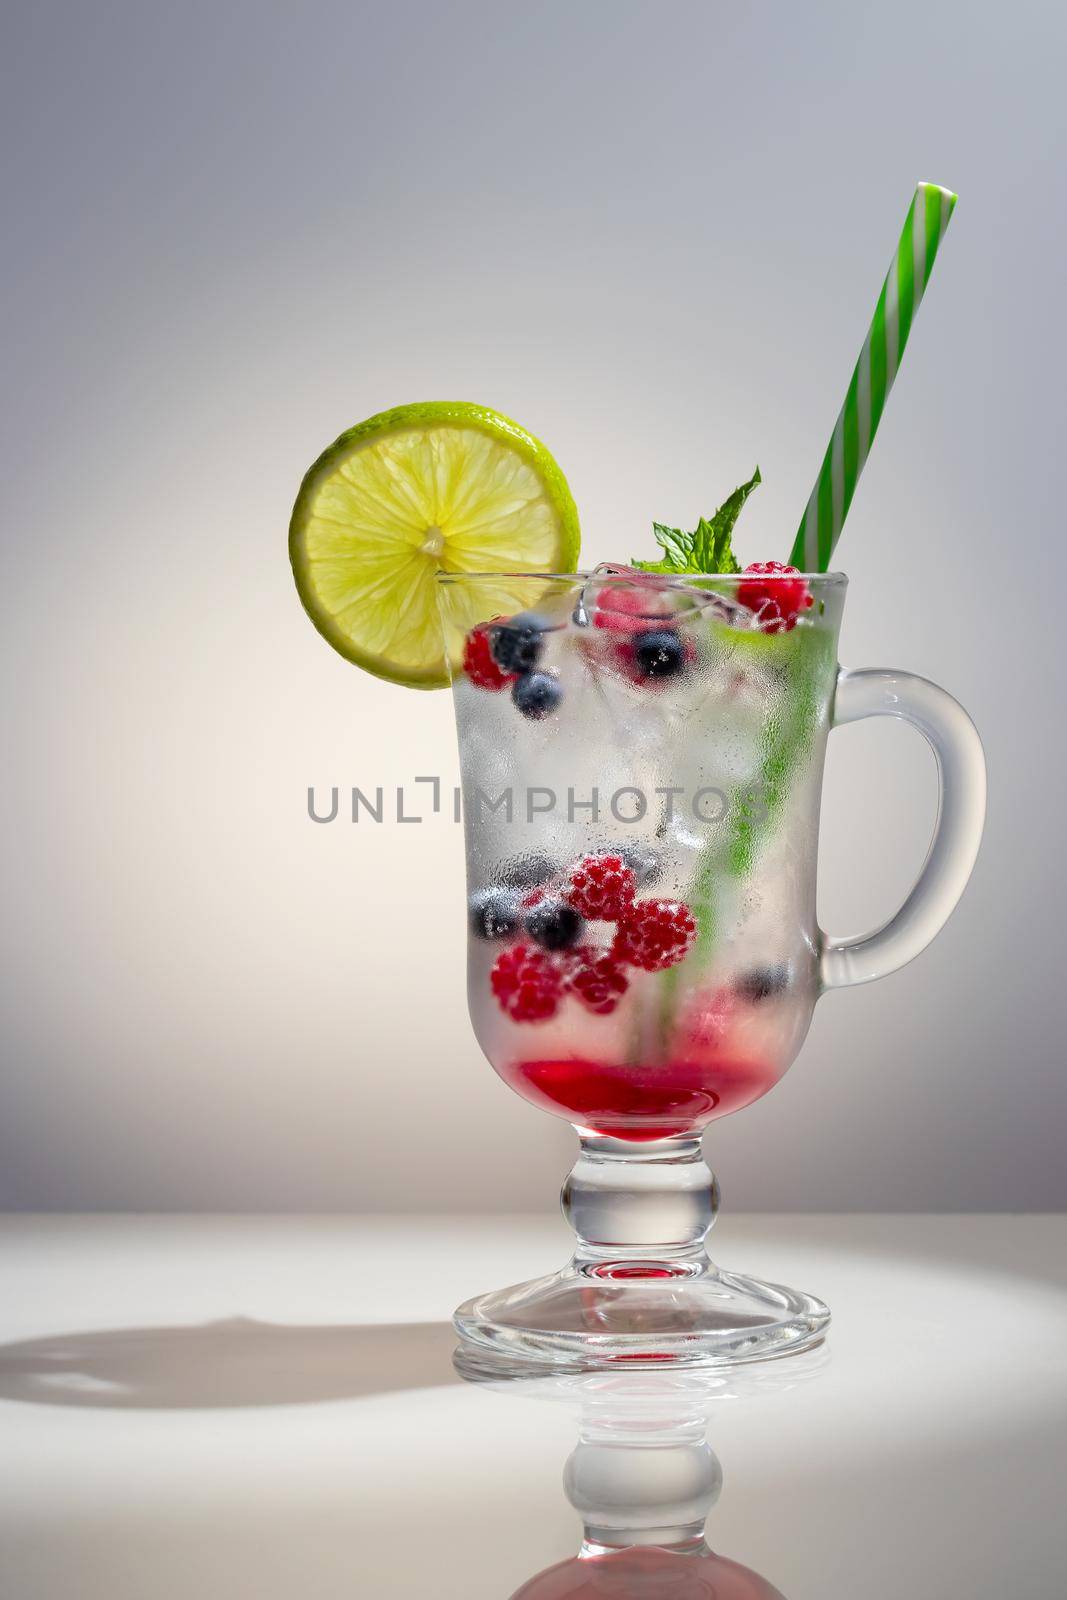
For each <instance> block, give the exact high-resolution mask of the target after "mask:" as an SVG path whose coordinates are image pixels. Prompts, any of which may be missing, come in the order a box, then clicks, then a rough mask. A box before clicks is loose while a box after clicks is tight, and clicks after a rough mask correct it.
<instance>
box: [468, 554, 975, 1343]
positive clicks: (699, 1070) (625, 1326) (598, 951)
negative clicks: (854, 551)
mask: <svg viewBox="0 0 1067 1600" xmlns="http://www.w3.org/2000/svg"><path fill="white" fill-rule="evenodd" d="M742 581H743V580H742V579H741V578H738V577H723V576H720V575H716V576H710V575H709V576H708V577H706V578H701V577H685V578H658V577H657V578H651V577H649V576H646V575H638V574H635V573H632V572H629V571H628V570H627V569H611V568H598V569H597V571H596V572H595V573H593V574H565V575H559V576H550V577H545V576H531V575H522V574H499V573H498V574H484V575H475V576H472V575H468V574H463V575H460V574H450V573H443V574H441V575H440V576H439V578H438V596H439V602H440V613H441V620H442V626H443V630H444V639H445V647H446V653H447V656H448V659H449V662H450V664H451V677H452V685H453V694H454V704H455V711H456V719H457V726H458V733H459V750H460V764H461V775H462V787H463V808H464V826H465V841H466V854H467V884H468V907H467V916H468V928H469V962H468V994H469V1001H470V1012H471V1018H472V1021H473V1024H474V1030H475V1033H476V1035H477V1038H478V1042H479V1044H480V1045H481V1047H482V1050H483V1051H484V1053H485V1055H486V1056H487V1058H488V1059H489V1061H490V1063H491V1064H492V1066H493V1067H494V1068H495V1069H496V1071H497V1072H498V1073H499V1074H500V1076H501V1077H502V1078H503V1079H504V1080H505V1082H506V1083H508V1084H509V1085H510V1086H511V1087H512V1088H513V1089H515V1090H516V1091H517V1092H518V1093H519V1094H521V1095H523V1096H524V1097H525V1098H526V1099H528V1100H530V1101H531V1102H532V1103H533V1104H535V1105H537V1106H540V1107H541V1108H542V1109H543V1110H547V1111H550V1112H552V1113H554V1114H555V1115H557V1116H561V1117H565V1118H566V1119H567V1120H569V1121H570V1122H571V1123H572V1124H573V1125H574V1127H575V1128H576V1130H577V1132H578V1135H579V1139H580V1142H581V1150H580V1154H579V1158H578V1161H577V1163H576V1165H575V1167H574V1169H573V1171H572V1172H571V1174H570V1176H569V1178H568V1179H567V1181H566V1183H565V1184H564V1188H563V1208H564V1212H565V1214H566V1216H567V1217H568V1220H569V1221H570V1222H571V1224H572V1226H573V1227H574V1229H575V1232H576V1234H577V1248H576V1251H575V1255H574V1257H573V1259H572V1261H571V1262H570V1263H569V1265H568V1266H567V1267H565V1268H564V1269H563V1270H562V1271H561V1272H558V1273H555V1274H552V1275H550V1276H547V1277H545V1278H541V1279H537V1280H534V1281H533V1282H531V1283H526V1284H519V1285H516V1286H514V1287H512V1288H509V1289H504V1290H501V1291H497V1292H495V1293H490V1294H486V1295H481V1296H478V1297H477V1298H475V1299H473V1300H471V1301H469V1302H468V1303H467V1304H466V1305H464V1306H462V1307H461V1308H460V1310H459V1311H458V1312H457V1314H456V1326H457V1328H458V1330H459V1332H460V1334H461V1336H462V1337H463V1339H464V1340H465V1341H467V1342H468V1344H469V1345H471V1346H472V1347H473V1348H475V1349H477V1350H480V1351H482V1352H483V1354H484V1355H485V1357H486V1359H487V1360H491V1361H494V1362H497V1363H499V1362H504V1363H511V1364H515V1365H516V1366H517V1368H519V1369H522V1370H525V1369H534V1370H536V1369H543V1368H544V1367H545V1366H548V1367H549V1368H552V1367H561V1366H562V1367H571V1368H589V1367H602V1366H604V1367H606V1366H610V1365H612V1364H614V1363H616V1362H618V1361H627V1362H629V1363H631V1364H632V1363H637V1364H643V1363H649V1364H651V1363H655V1364H657V1365H660V1364H662V1363H663V1362H675V1363H680V1364H705V1363H722V1362H734V1361H744V1360H754V1359H758V1358H761V1357H763V1356H767V1355H778V1354H783V1353H786V1352H787V1351H791V1350H800V1349H803V1348H806V1347H808V1346H810V1345H812V1344H814V1343H817V1342H818V1341H819V1340H820V1339H821V1338H822V1336H823V1334H824V1331H825V1328H826V1325H827V1323H828V1321H829V1312H828V1310H827V1308H826V1307H825V1306H824V1305H823V1304H822V1303H821V1302H820V1301H818V1300H816V1299H814V1298H813V1297H812V1296H810V1295H807V1294H804V1293H801V1292H798V1291H794V1290H790V1289H786V1288H783V1287H781V1286H778V1285H773V1284H766V1283H762V1282H760V1281H759V1280H757V1279H754V1278H750V1277H742V1276H740V1275H738V1274H735V1273H727V1272H723V1271H721V1270H719V1269H718V1268H717V1267H715V1266H714V1265H713V1264H712V1262H711V1261H710V1260H709V1258H708V1256H707V1253H706V1249H705V1242H704V1241H705V1237H706V1235H707V1232H708V1230H709V1228H710V1227H711V1224H712V1222H713V1220H714V1216H715V1212H716V1209H717V1203H718V1193H717V1186H716V1185H715V1182H714V1179H713V1177H712V1175H711V1173H710V1171H709V1170H708V1168H707V1166H706V1165H705V1163H704V1160H703V1156H702V1152H701V1145H700V1134H701V1132H702V1130H703V1129H704V1127H706V1126H707V1124H708V1123H710V1122H711V1121H713V1120H715V1119H716V1118H718V1117H722V1116H726V1115H727V1114H729V1113H730V1112H732V1111H737V1110H740V1109H741V1108H742V1107H743V1106H746V1105H748V1104H750V1103H751V1102H752V1101H754V1100H756V1099H758V1098H759V1097H760V1096H761V1095H763V1094H765V1093H766V1092H767V1091H768V1089H771V1088H772V1087H773V1086H774V1084H775V1083H777V1082H778V1080H779V1079H780V1078H781V1077H782V1075H783V1074H784V1073H785V1072H786V1070H787V1069H788V1067H789V1066H790V1065H791V1063H792V1062H793V1060H794V1059H795V1057H796V1055H797V1052H798V1051H799V1049H800V1046H801V1044H802V1043H803V1040H804V1036H805V1034H806V1032H807V1029H808V1025H809V1023H810V1020H811V1015H812V1010H813V1008H814V1005H815V1002H816V1000H817V999H818V997H819V995H820V994H821V993H822V992H823V991H824V990H826V989H832V988H838V987H841V986H843V985H846V984H854V983H863V982H867V981H869V980H871V979H873V978H878V977H882V976H884V975H885V974H886V973H889V972H893V971H895V970H896V969H897V968H898V967H901V966H903V965H904V963H905V962H907V961H910V960H911V959H912V957H913V956H916V955H918V954H919V952H920V951H921V950H923V949H924V948H925V946H926V945H927V944H928V943H929V942H930V940H931V939H932V938H933V937H934V935H935V934H936V933H937V932H938V931H939V929H940V928H941V927H942V926H943V924H944V922H945V921H946V919H947V918H948V916H949V914H950V913H951V911H952V910H953V908H954V906H955V905H956V903H957V901H958V900H959V897H960V895H961V894H962V892H963V889H964V887H965V885H966V883H967V879H968V877H969V876H970V872H971V869H972V867H973V865H974V861H975V857H976V854H977V851H978V845H979V841H980V838H981V832H982V823H983V817H984V808H985V767H984V761H983V756H982V747H981V743H980V740H979V738H978V734H977V733H976V731H975V729H974V726H973V724H972V723H971V721H970V719H969V718H968V716H967V714H966V712H964V710H963V709H962V707H960V706H959V704H958V703H957V702H956V701H955V700H953V699H952V697H951V696H950V695H948V694H947V693H946V692H945V691H944V690H943V689H939V688H938V687H936V685H934V684H932V683H929V682H927V681H926V680H925V679H922V678H917V677H914V676H912V675H910V674H907V673H900V672H891V671H878V672H846V671H843V670H841V669H840V668H839V667H838V664H837V641H838V634H839V630H840V625H841V616H842V610H843V606H844V600H845V591H846V584H847V580H846V579H845V578H844V576H842V575H840V574H836V573H830V574H817V575H811V576H808V577H807V578H806V580H805V581H806V584H807V593H808V595H810V600H809V601H808V603H807V605H806V606H805V607H803V608H802V609H801V610H800V612H799V614H798V615H795V616H794V615H793V614H792V611H791V608H790V607H789V606H788V605H787V604H785V603H783V605H782V606H781V607H778V606H776V605H774V604H771V605H769V606H768V607H765V608H763V609H762V610H761V611H760V612H759V613H753V612H752V611H750V610H748V609H746V607H745V606H743V605H741V604H740V603H739V601H738V590H739V588H740V586H741V584H742ZM776 581H777V582H781V583H783V584H785V583H788V582H790V580H789V579H788V578H782V579H778V580H774V579H771V580H769V582H770V583H771V585H772V588H773V584H774V583H775V582H776ZM793 592H794V593H795V591H793ZM868 716H895V717H899V718H902V719H903V720H905V721H907V722H910V723H911V724H912V725H913V726H915V727H916V728H918V729H919V731H920V732H921V733H922V734H923V735H924V737H925V738H926V739H927V741H928V742H929V744H930V745H931V747H932V749H933V751H934V754H935V757H936V759H937V765H938V772H939V782H940V806H939V811H938V819H937V824H936V827H935V830H934V837H933V840H932V842H931V845H930V849H929V853H928V855H927V858H926V862H925V864H924V866H923V868H922V871H921V872H920V874H919V878H918V880H917V882H916V883H915V886H914V887H913V889H912V890H911V892H910V894H909V895H908V897H907V899H906V900H905V902H904V904H903V905H902V906H901V908H900V909H899V911H898V912H897V913H896V915H895V916H894V917H892V918H891V919H890V920H889V921H888V922H887V923H886V924H885V925H884V926H883V927H881V928H879V929H877V930H876V931H875V932H873V933H871V934H868V935H865V936H863V937H860V938H844V939H842V938H832V937H828V936H826V935H825V934H824V933H823V932H822V931H821V930H820V928H819V927H818V924H817V922H816V917H815V890H816V858H817V847H818V827H819V806H820V796H821V788H822V774H823V761H824V754H825V747H826V738H827V734H828V731H829V729H830V728H831V726H836V725H838V724H840V723H844V722H852V721H855V720H857V719H859V718H861V717H868Z"/></svg>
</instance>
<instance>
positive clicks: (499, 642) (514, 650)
mask: <svg viewBox="0 0 1067 1600" xmlns="http://www.w3.org/2000/svg"><path fill="white" fill-rule="evenodd" d="M547 627H548V623H547V622H546V621H545V619H544V617H539V616H538V615H537V613H536V612H534V611H520V612H519V613H518V615H517V616H514V617H509V618H508V620H507V622H495V623H494V624H493V626H492V627H491V628H490V629H489V653H490V655H491V656H492V658H493V660H494V661H495V662H496V664H497V666H498V667H499V668H500V670H501V672H532V671H533V669H534V667H536V665H537V663H538V662H539V661H540V659H541V651H542V650H543V649H544V643H545V638H544V635H545V629H546V628H547Z"/></svg>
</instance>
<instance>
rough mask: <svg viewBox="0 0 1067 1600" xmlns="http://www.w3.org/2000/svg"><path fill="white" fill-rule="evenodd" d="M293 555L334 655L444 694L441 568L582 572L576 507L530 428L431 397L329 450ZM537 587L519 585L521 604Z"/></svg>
mask: <svg viewBox="0 0 1067 1600" xmlns="http://www.w3.org/2000/svg"><path fill="white" fill-rule="evenodd" d="M289 555H290V559H291V561H292V563H293V574H294V576H295V578H296V586H297V589H298V590H299V592H300V598H301V600H302V601H303V603H304V607H305V609H306V611H307V613H308V615H309V616H310V618H311V620H312V622H313V623H314V624H315V626H316V628H318V630H319V632H320V633H321V634H322V635H323V637H324V638H326V639H328V640H329V642H330V644H332V645H333V647H334V649H335V650H339V651H340V653H341V655H343V656H346V657H347V658H348V660H349V661H354V662H355V664H356V665H357V666H358V667H363V668H364V669H365V670H366V671H367V672H373V673H375V674H376V675H377V676H378V677H380V678H388V679H389V681H390V682H392V683H404V684H408V685H410V686H411V687H412V688H416V689H437V688H440V687H441V686H442V685H444V684H446V683H447V682H448V671H447V667H446V663H445V656H444V647H443V644H442V639H441V626H440V623H439V621H438V616H437V596H436V587H437V585H436V583H435V579H436V576H437V574H438V572H502V573H508V572H524V573H538V572H569V571H573V569H574V567H575V565H576V563H577V559H578V513H577V511H576V510H575V506H574V501H573V500H572V499H571V493H570V490H569V489H568V488H567V482H566V479H565V478H564V476H563V474H562V472H561V471H560V470H559V467H558V466H557V465H556V463H555V461H554V460H553V459H552V457H551V456H550V455H549V453H548V451H547V450H546V449H545V447H544V445H543V444H541V443H539V441H538V440H537V439H535V438H533V436H532V435H531V434H529V433H527V432H526V430H525V428H520V427H519V425H518V423H517V422H510V421H509V420H508V418H507V417H502V416H500V415H498V413H497V412H495V411H489V410H488V409H487V408H486V407H485V406H475V405H468V404H466V403H464V402H463V401H457V400H431V401H426V402H424V403H423V404H419V405H410V406H398V407H397V408H396V409H395V410H393V411H383V412H381V413H380V415H378V416H376V417H371V418H370V419H369V420H368V421H367V422H361V423H360V424H359V425H358V427H355V428H350V429H349V430H348V432H347V433H343V434H342V435H341V437H340V438H339V439H338V440H337V441H336V443H334V444H332V445H331V446H330V448H329V449H328V450H326V451H324V452H323V454H322V455H321V456H320V457H319V459H318V460H317V461H316V462H315V465H314V466H313V467H312V468H311V470H310V471H309V472H308V474H307V476H306V477H305V479H304V481H303V483H302V484H301V486H300V493H299V494H298V495H297V500H296V505H295V507H294V508H293V519H292V522H291V523H290V526H289ZM506 587H507V586H506V585H504V586H502V589H501V593H500V604H499V608H498V609H499V610H500V611H501V612H505V611H507V610H508V609H509V606H508V604H507V601H508V596H507V594H506V593H504V592H503V591H504V590H505V589H506ZM528 587H529V586H528V585H527V586H516V592H517V598H518V599H519V604H517V605H516V606H515V607H514V608H513V609H516V610H517V609H521V605H522V604H523V603H525V600H526V598H527V597H528ZM472 620H478V619H472Z"/></svg>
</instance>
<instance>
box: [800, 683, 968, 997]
mask: <svg viewBox="0 0 1067 1600" xmlns="http://www.w3.org/2000/svg"><path fill="white" fill-rule="evenodd" d="M862 717H900V718H901V720H902V721H904V722H909V723H910V724H911V726H912V727H913V728H918V730H919V732H920V733H921V734H922V736H923V738H924V739H925V740H926V742H927V744H928V745H929V746H930V748H931V750H932V751H933V752H934V756H935V759H936V761H937V778H938V806H937V821H936V823H935V824H934V836H933V838H932V839H931V841H930V848H929V850H928V851H927V854H926V860H925V862H924V863H923V867H922V870H921V872H920V873H919V876H918V878H917V879H916V881H915V884H914V887H913V888H912V890H911V892H910V894H909V895H908V897H907V899H906V900H905V901H904V904H903V905H902V906H901V907H900V910H899V911H898V912H897V913H896V914H895V916H892V917H890V919H889V921H888V922H886V923H884V924H883V925H882V927H880V928H876V929H875V930H874V932H873V933H867V934H862V935H860V936H859V937H857V938H853V939H834V938H830V937H828V936H827V935H825V934H824V935H823V936H822V957H821V963H820V977H821V981H822V986H823V988H824V989H840V988H843V987H845V986H846V985H847V984H852V983H870V982H871V980H872V979H873V978H884V977H885V976H886V974H887V973H890V972H896V970H897V968H898V967H902V966H904V965H905V963H906V962H908V961H911V960H912V959H913V957H915V956H917V955H919V954H920V952H921V951H923V950H925V949H926V946H927V945H928V944H929V943H930V941H931V939H933V938H934V937H935V935H936V934H938V933H940V931H941V929H942V928H943V927H944V925H945V923H946V922H947V921H948V919H949V917H950V916H951V915H952V912H953V911H954V910H955V908H956V905H957V903H958V901H959V898H960V896H961V895H962V893H963V891H964V889H965V888H966V887H967V880H968V878H969V877H970V876H971V869H972V868H973V866H974V863H975V858H976V856H977V855H978V846H979V844H980V842H981V838H982V825H983V823H984V821H985V795H986V770H985V756H984V755H983V753H982V741H981V739H980V738H979V736H978V730H977V728H976V727H975V725H974V723H973V722H972V721H971V719H970V717H969V716H968V715H967V713H966V711H964V709H963V707H962V706H961V705H960V703H959V701H958V700H954V699H953V698H952V696H951V695H950V694H949V693H948V692H947V691H946V690H945V689H939V688H938V686H937V684H936V683H931V682H930V681H929V680H928V679H927V678H918V677H915V676H914V674H912V673H910V672H846V671H844V669H841V670H840V671H839V672H838V676H837V692H836V695H835V698H834V711H833V725H834V727H835V728H836V727H838V726H840V725H841V724H842V723H845V722H858V721H859V720H860V718H862Z"/></svg>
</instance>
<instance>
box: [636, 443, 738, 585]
mask: <svg viewBox="0 0 1067 1600" xmlns="http://www.w3.org/2000/svg"><path fill="white" fill-rule="evenodd" d="M760 482H762V479H761V478H760V470H759V467H757V468H756V470H755V472H754V473H753V474H752V476H751V478H750V479H749V480H748V482H747V483H743V484H742V485H741V486H740V488H738V489H735V490H734V492H733V494H732V495H730V496H729V497H728V498H727V499H725V500H724V501H723V503H722V505H721V506H720V507H719V509H718V511H716V512H715V514H714V515H713V516H712V517H710V518H708V517H701V519H700V521H699V522H698V523H697V525H696V527H695V528H694V530H693V532H692V533H685V532H683V530H682V529H681V528H668V527H666V526H665V525H664V524H663V523H662V522H654V523H653V524H652V532H653V534H654V535H655V539H656V543H657V544H658V545H659V546H660V548H661V549H662V551H663V555H662V557H661V558H660V560H659V561H636V560H635V561H631V563H630V565H631V566H634V567H637V568H638V570H639V571H641V572H663V573H671V572H740V570H741V568H740V566H739V565H738V562H737V558H736V556H735V555H734V553H733V550H732V549H731V547H730V539H731V535H732V534H733V530H734V524H735V523H736V521H737V519H738V517H739V515H740V513H741V507H742V506H743V505H744V503H745V501H746V500H747V499H748V497H749V495H750V494H751V493H752V491H753V489H754V488H755V487H756V485H757V484H758V483H760Z"/></svg>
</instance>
